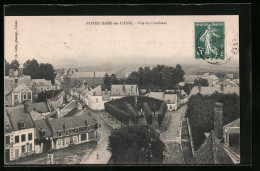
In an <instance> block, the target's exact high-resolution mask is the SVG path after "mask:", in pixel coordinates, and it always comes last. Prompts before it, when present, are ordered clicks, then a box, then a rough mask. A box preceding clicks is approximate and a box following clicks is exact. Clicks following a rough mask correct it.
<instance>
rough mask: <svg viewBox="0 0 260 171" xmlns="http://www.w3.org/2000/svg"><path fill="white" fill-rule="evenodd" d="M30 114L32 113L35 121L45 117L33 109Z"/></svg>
mask: <svg viewBox="0 0 260 171" xmlns="http://www.w3.org/2000/svg"><path fill="white" fill-rule="evenodd" d="M30 115H31V117H32V120H33V121H37V120H41V119H43V118H45V117H44V116H43V115H42V114H40V113H38V112H36V111H34V110H32V111H31V112H30Z"/></svg>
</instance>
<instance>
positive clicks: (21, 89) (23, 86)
mask: <svg viewBox="0 0 260 171" xmlns="http://www.w3.org/2000/svg"><path fill="white" fill-rule="evenodd" d="M31 91H32V90H31V89H30V88H29V87H28V86H27V85H26V84H19V85H18V86H17V87H16V88H15V89H14V90H13V92H15V93H17V92H31Z"/></svg>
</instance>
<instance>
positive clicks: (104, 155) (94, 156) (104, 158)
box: [80, 112, 112, 164]
mask: <svg viewBox="0 0 260 171" xmlns="http://www.w3.org/2000/svg"><path fill="white" fill-rule="evenodd" d="M92 114H93V116H95V118H96V120H97V121H98V123H99V124H101V128H99V129H98V132H99V133H101V136H100V140H99V141H98V143H97V146H96V147H95V148H94V149H93V151H92V152H91V153H90V154H88V155H85V156H84V157H83V158H82V160H81V162H80V164H107V162H108V160H109V158H110V156H111V154H110V152H109V151H108V150H107V148H108V137H109V135H110V131H111V130H112V128H110V127H109V126H108V125H107V124H105V123H104V121H103V120H102V119H100V118H99V115H102V113H101V112H93V113H92Z"/></svg>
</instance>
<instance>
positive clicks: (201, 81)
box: [194, 78, 209, 86]
mask: <svg viewBox="0 0 260 171" xmlns="http://www.w3.org/2000/svg"><path fill="white" fill-rule="evenodd" d="M194 86H209V83H208V80H206V79H201V78H199V79H195V80H194Z"/></svg>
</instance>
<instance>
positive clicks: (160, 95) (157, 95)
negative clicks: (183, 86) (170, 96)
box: [149, 92, 164, 100]
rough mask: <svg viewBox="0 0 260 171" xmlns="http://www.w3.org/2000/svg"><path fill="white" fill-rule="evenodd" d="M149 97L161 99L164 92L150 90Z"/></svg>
mask: <svg viewBox="0 0 260 171" xmlns="http://www.w3.org/2000/svg"><path fill="white" fill-rule="evenodd" d="M149 97H152V98H155V99H159V100H163V99H164V92H150V93H149Z"/></svg>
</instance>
